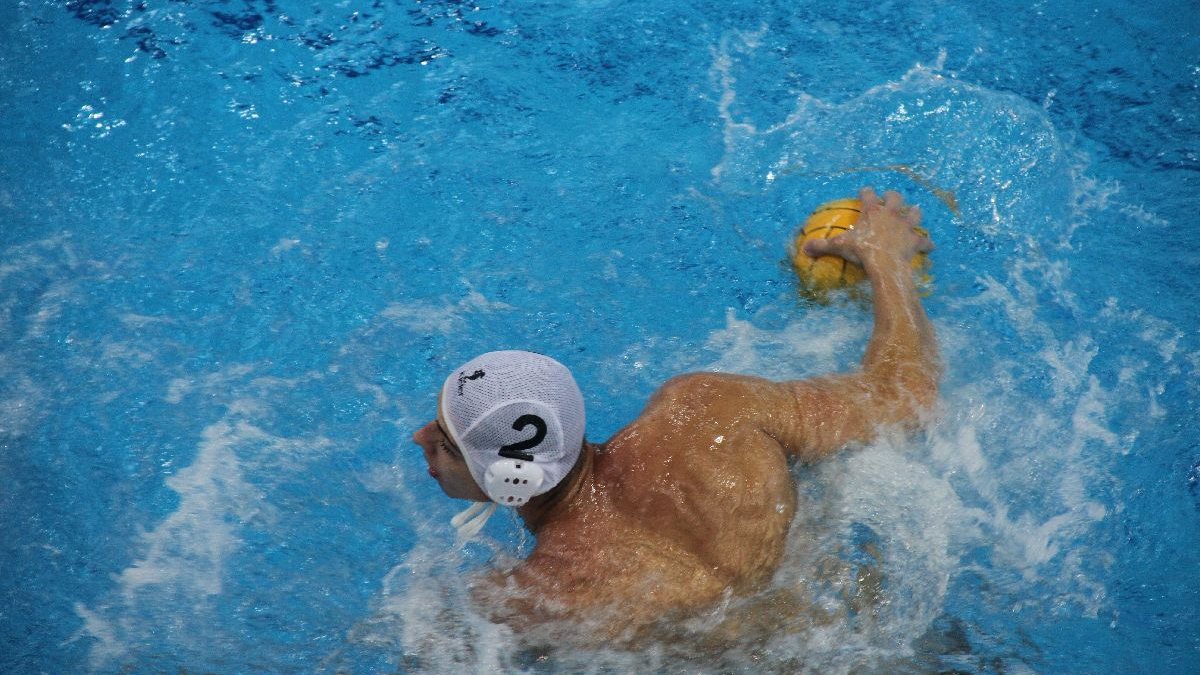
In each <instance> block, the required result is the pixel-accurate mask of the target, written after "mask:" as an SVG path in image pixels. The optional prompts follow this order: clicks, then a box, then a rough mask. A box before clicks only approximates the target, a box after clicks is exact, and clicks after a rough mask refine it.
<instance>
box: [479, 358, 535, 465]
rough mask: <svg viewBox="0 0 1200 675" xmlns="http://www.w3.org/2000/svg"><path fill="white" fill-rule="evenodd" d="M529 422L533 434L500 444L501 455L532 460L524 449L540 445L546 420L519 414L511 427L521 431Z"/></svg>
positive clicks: (531, 456) (527, 460)
mask: <svg viewBox="0 0 1200 675" xmlns="http://www.w3.org/2000/svg"><path fill="white" fill-rule="evenodd" d="M481 374H482V373H481ZM531 424H532V425H533V428H534V433H533V436H530V437H529V438H526V439H525V440H523V441H517V442H516V443H509V444H508V445H505V446H501V448H500V456H501V457H507V458H508V459H523V460H525V461H526V462H532V461H533V455H531V454H529V453H528V452H525V450H529V449H530V448H536V447H537V446H539V445H541V443H542V441H543V440H544V439H545V438H546V420H544V419H542V418H540V417H538V416H537V415H521V416H520V417H518V418H517V421H516V422H513V425H512V428H513V429H515V430H516V431H522V430H523V429H525V427H527V426H529V425H531Z"/></svg>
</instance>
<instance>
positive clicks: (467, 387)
mask: <svg viewBox="0 0 1200 675" xmlns="http://www.w3.org/2000/svg"><path fill="white" fill-rule="evenodd" d="M440 406H441V414H442V420H443V421H444V422H445V424H446V432H447V433H449V434H450V436H451V439H452V440H453V441H454V443H455V444H456V445H457V446H458V447H459V448H460V449H461V450H462V453H463V457H464V458H465V459H466V461H467V467H468V468H469V469H470V471H471V476H472V477H473V478H474V479H475V482H476V483H477V484H478V485H479V487H481V488H482V489H483V491H484V492H486V493H487V495H488V497H489V498H491V499H492V501H494V502H496V503H498V504H500V505H502V506H520V505H522V504H524V503H525V502H527V501H529V499H530V498H532V497H536V496H537V495H540V494H543V493H545V492H547V491H549V490H550V489H551V488H553V487H554V486H555V485H558V484H559V482H561V481H562V479H563V478H566V476H567V474H568V473H570V472H571V469H572V468H573V467H574V466H575V461H576V460H577V459H578V458H579V451H580V449H581V448H582V446H583V431H584V412H583V394H582V393H580V391H579V386H578V385H576V384H575V378H573V377H571V371H569V370H567V368H566V366H564V365H562V364H561V363H559V362H558V361H555V360H554V359H552V358H550V357H548V356H542V355H541V354H534V353H533V352H522V351H500V352H488V353H487V354H483V355H480V356H477V357H475V358H474V359H471V360H470V361H468V362H467V363H465V364H463V365H462V366H461V367H460V368H458V369H457V370H455V371H454V372H452V373H451V374H450V376H449V377H448V378H446V383H445V384H443V385H442V396H441V402H440Z"/></svg>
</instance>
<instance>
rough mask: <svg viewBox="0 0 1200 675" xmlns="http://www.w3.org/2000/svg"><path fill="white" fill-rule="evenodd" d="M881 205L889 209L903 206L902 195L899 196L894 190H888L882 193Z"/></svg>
mask: <svg viewBox="0 0 1200 675" xmlns="http://www.w3.org/2000/svg"><path fill="white" fill-rule="evenodd" d="M883 205H884V206H885V207H887V208H889V209H900V208H903V207H904V197H901V196H900V193H899V192H896V191H895V190H888V191H887V192H885V193H883Z"/></svg>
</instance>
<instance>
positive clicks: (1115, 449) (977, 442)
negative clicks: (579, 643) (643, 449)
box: [0, 0, 1200, 673]
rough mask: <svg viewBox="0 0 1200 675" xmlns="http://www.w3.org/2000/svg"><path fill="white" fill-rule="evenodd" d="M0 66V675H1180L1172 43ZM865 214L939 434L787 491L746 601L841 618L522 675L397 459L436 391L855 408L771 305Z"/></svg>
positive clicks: (352, 6)
mask: <svg viewBox="0 0 1200 675" xmlns="http://www.w3.org/2000/svg"><path fill="white" fill-rule="evenodd" d="M0 19H2V20H0V31H2V32H3V35H2V37H0V106H2V109H3V111H4V120H5V124H4V126H3V128H0V159H2V163H0V542H2V547H0V671H2V672H47V673H62V672H88V671H92V672H116V671H126V670H128V671H132V672H166V671H172V672H176V671H178V672H219V673H243V672H389V671H400V672H434V673H460V672H484V671H492V670H501V671H505V672H576V671H580V670H590V671H592V672H804V671H808V672H889V673H890V672H930V671H934V672H936V671H956V672H970V673H990V672H997V673H999V672H1004V673H1024V672H1045V673H1100V672H1156V673H1187V672H1197V670H1196V669H1197V664H1198V663H1200V609H1198V608H1200V586H1197V584H1196V583H1195V577H1196V573H1197V570H1200V527H1198V521H1200V440H1197V438H1198V436H1200V434H1198V430H1197V426H1198V425H1197V423H1196V413H1197V410H1198V408H1200V405H1198V401H1200V337H1198V335H1197V325H1198V320H1200V310H1198V309H1197V306H1198V305H1200V281H1198V278H1200V240H1198V236H1197V234H1198V232H1200V227H1198V226H1197V223H1196V218H1195V194H1196V192H1197V189H1198V188H1200V182H1198V180H1197V177H1198V175H1200V174H1198V171H1200V159H1198V158H1197V147H1198V143H1197V141H1198V140H1200V113H1197V111H1198V110H1200V60H1198V59H1197V55H1198V54H1200V13H1198V12H1196V11H1195V7H1194V6H1193V5H1192V4H1191V3H1186V2H1150V3H1147V4H1144V5H1142V6H1140V7H1139V9H1137V10H1132V9H1130V8H1129V7H1128V6H1127V4H1126V3H1120V2H1115V1H1113V0H1105V1H1103V2H1100V3H1083V2H1071V3H1045V2H1037V3H1028V4H1026V3H982V4H980V3H972V2H965V1H962V0H958V1H944V2H943V1H931V2H925V3H921V4H920V6H910V3H883V4H881V5H875V6H873V7H872V8H871V9H869V10H863V9H861V8H859V7H858V6H857V5H855V4H854V3H844V6H840V7H839V6H828V4H827V3H808V2H800V3H794V2H766V3H764V2H744V1H741V0H733V1H729V0H722V1H721V2H706V1H697V2H689V3H672V2H663V1H661V0H652V1H646V2H636V3H634V2H610V1H604V0H596V1H591V2H583V1H578V2H568V3H561V2H504V1H498V2H497V1H488V2H480V3H477V4H473V3H468V2H458V1H452V0H436V1H435V0H424V1H421V2H417V1H415V0H410V1H403V2H402V1H399V0H376V1H374V2H368V1H361V2H356V1H354V0H348V1H346V2H339V3H318V2H308V3H297V2H288V1H284V0H234V1H211V2H203V1H200V0H191V1H187V0H142V1H138V2H135V1H133V0H70V1H68V2H43V1H38V0H27V1H24V2H19V3H17V2H10V3H4V5H3V7H0ZM898 165H903V166H906V167H911V170H900V169H897V168H895V167H897V166H898ZM863 184H873V185H875V186H878V187H880V188H884V187H894V188H896V189H899V190H902V191H903V192H904V193H905V194H906V195H908V196H909V197H910V198H911V199H913V200H915V201H916V202H918V203H920V204H921V206H922V207H923V208H924V209H925V211H926V213H927V225H928V227H929V229H930V230H931V232H932V234H933V237H934V239H935V240H936V241H937V242H938V244H939V248H938V250H937V251H936V252H935V254H934V275H935V279H934V282H933V287H932V292H931V295H930V297H929V298H928V301H927V305H928V309H929V313H930V315H931V317H932V318H933V320H934V322H935V324H936V327H937V330H938V333H939V336H940V338H941V340H942V344H943V354H944V357H945V360H946V363H947V374H946V377H945V381H944V388H943V397H942V402H941V404H940V408H939V411H938V419H937V421H936V423H935V424H933V426H932V427H931V428H930V430H929V432H928V434H927V435H924V436H921V437H918V438H913V439H909V440H906V441H897V440H892V441H887V442H881V443H879V444H877V445H875V446H871V447H868V448H863V449H861V450H857V451H855V452H851V453H845V454H843V455H841V456H839V457H837V458H836V459H834V460H832V461H829V462H827V463H825V464H823V465H820V466H816V467H809V468H802V469H799V470H798V471H797V480H798V486H799V487H798V492H799V497H800V504H801V512H800V515H799V516H798V518H797V521H796V523H795V525H794V528H793V529H794V531H793V532H792V533H791V537H790V539H789V548H788V552H787V559H786V560H785V564H784V566H783V568H782V569H781V570H780V573H779V575H778V578H777V579H776V581H775V584H776V585H779V586H782V585H788V584H794V583H802V584H803V585H804V587H805V588H807V589H809V592H810V593H811V595H812V599H813V601H814V602H817V603H819V604H821V605H823V606H825V607H827V608H828V609H830V611H832V612H833V613H834V614H835V615H836V616H839V617H840V618H838V619H836V620H835V621H833V622H832V623H830V624H827V625H819V626H815V627H813V628H812V629H810V630H808V631H806V632H803V633H801V634H789V635H781V636H777V638H775V639H773V640H771V641H770V642H768V643H767V645H766V646H765V647H763V648H755V649H749V648H747V649H744V650H740V649H730V650H727V651H726V652H723V653H719V654H704V655H695V654H686V653H679V652H678V650H673V649H672V648H671V646H670V645H659V646H655V647H652V648H650V649H647V650H644V651H641V652H638V653H635V654H629V653H622V652H620V651H609V650H601V651H599V652H589V653H552V654H536V653H531V652H528V651H523V650H521V649H519V648H518V647H516V646H515V645H516V643H515V641H514V639H513V636H512V634H511V633H510V632H509V630H508V629H507V628H505V627H502V626H496V625H492V624H490V623H488V622H487V621H486V620H485V619H484V618H483V616H482V614H481V613H480V612H479V611H478V610H477V609H476V608H475V607H474V606H472V604H471V602H470V601H469V599H468V598H467V595H466V592H465V590H464V580H465V579H466V578H467V577H468V576H469V575H470V574H471V573H472V572H473V571H476V570H479V569H483V568H485V567H488V566H492V565H506V564H511V562H512V561H513V560H514V559H517V558H519V557H520V556H521V555H523V554H524V553H526V552H527V551H528V550H529V549H530V547H531V545H532V542H531V541H530V540H529V539H528V537H527V536H526V535H524V534H522V532H521V530H520V528H519V527H518V526H517V525H516V523H514V522H513V521H512V520H511V519H509V518H505V517H499V518H494V519H493V522H491V523H490V524H489V526H488V528H487V529H486V531H485V536H484V538H483V539H482V540H481V542H480V543H476V544H471V545H469V546H467V547H466V548H464V549H462V550H455V549H454V548H453V545H452V536H451V534H452V533H451V531H450V527H449V525H448V522H447V521H448V519H449V517H450V516H451V515H452V514H453V513H454V512H455V511H456V510H457V508H458V506H459V505H458V504H455V503H451V502H450V501H449V500H447V499H445V498H444V497H442V496H441V495H440V493H439V491H438V490H437V489H436V486H435V485H434V484H433V483H432V482H431V481H430V480H429V479H428V477H427V476H426V475H425V471H424V469H425V467H424V463H423V461H422V459H421V457H420V454H419V452H417V449H416V448H415V447H414V446H413V445H412V444H411V443H410V441H409V440H408V439H409V435H410V434H411V431H412V430H413V429H414V428H416V427H417V426H419V425H420V424H421V423H423V422H425V421H427V420H428V418H429V417H430V415H431V414H432V410H433V405H434V400H435V396H434V392H435V388H436V386H437V385H438V384H439V383H440V381H441V378H442V377H443V376H444V374H445V372H446V371H447V370H448V369H449V368H451V367H453V366H454V365H457V363H459V362H461V361H463V360H465V359H466V358H469V357H470V356H472V355H474V354H475V353H477V352H480V351H484V350H487V349H494V348H527V349H534V350H537V351H542V352H545V353H548V354H552V355H554V356H556V357H557V358H559V359H560V360H562V361H564V362H565V363H567V364H568V365H569V366H570V367H572V368H573V369H574V370H575V372H576V376H577V378H578V379H579V380H580V382H581V383H582V385H583V388H584V392H585V397H586V400H587V403H588V406H589V436H590V437H591V438H592V439H594V440H601V439H603V438H606V437H607V436H609V435H610V434H612V433H613V432H614V431H615V430H617V429H618V428H620V427H621V426H622V425H623V424H624V423H625V422H626V421H628V420H630V419H631V418H632V417H633V416H634V415H636V413H637V411H638V410H639V409H640V407H641V405H642V403H643V402H644V400H645V398H646V397H647V396H648V395H649V394H650V393H651V392H652V391H653V390H654V389H655V387H656V386H657V385H658V384H660V383H661V382H662V381H663V380H664V379H666V378H667V377H669V376H671V375H673V374H676V373H679V372H683V371H689V370H722V371H727V372H749V373H755V374H759V375H765V376H769V377H775V378H790V377H803V376H808V375H813V374H817V373H822V372H827V371H829V370H832V369H836V368H846V367H851V366H852V365H853V363H854V362H855V360H856V359H857V358H858V356H859V354H860V353H861V349H862V347H863V345H864V344H865V341H866V338H867V335H868V331H869V328H870V324H869V320H868V316H867V315H866V314H865V313H864V311H863V308H862V307H861V306H859V305H856V304H854V303H853V302H835V303H833V304H830V305H828V306H815V305H810V304H806V303H805V302H802V301H801V300H800V299H799V298H798V296H797V294H796V288H795V285H794V277H793V275H792V273H791V272H790V269H789V267H788V265H787V263H786V257H787V243H788V239H789V237H790V235H791V234H792V232H793V231H794V227H795V225H796V223H798V222H800V221H802V220H803V218H804V216H805V214H806V213H807V212H808V211H809V210H810V209H812V208H813V207H814V206H815V205H816V204H818V203H820V202H822V201H825V200H828V199H831V198H836V197H840V196H843V195H847V194H850V193H852V192H853V190H854V189H856V188H857V187H858V186H860V185H863ZM934 189H937V190H944V191H950V192H952V193H953V194H954V195H955V197H956V198H957V210H952V209H950V208H949V207H948V206H947V204H946V203H945V202H943V201H941V200H939V199H938V197H937V196H936V195H935V193H934V191H933V190H934ZM864 541H869V542H870V543H871V544H872V550H879V551H881V562H879V563H878V565H879V567H880V572H881V574H882V578H883V579H884V583H883V598H882V599H881V600H880V601H879V602H878V603H876V604H875V605H873V606H872V608H871V609H870V610H869V611H862V612H848V611H844V608H842V610H843V611H841V613H840V614H839V613H838V611H839V603H841V602H842V601H841V600H840V598H842V597H843V596H844V595H845V592H846V591H847V590H848V589H849V587H850V586H852V585H853V581H852V579H851V576H852V575H850V574H849V572H847V570H852V569H853V566H854V565H855V564H857V563H856V561H861V558H862V550H864V549H863V542H864ZM831 569H832V570H833V572H828V570H831ZM820 570H826V572H820ZM839 570H840V571H839ZM721 611H723V610H722V609H720V608H717V609H714V613H713V614H712V615H711V616H708V617H701V618H700V619H697V622H698V628H697V630H700V629H702V624H703V622H704V621H705V620H717V619H719V618H720V612H721Z"/></svg>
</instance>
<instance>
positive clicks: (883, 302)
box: [862, 253, 941, 408]
mask: <svg viewBox="0 0 1200 675" xmlns="http://www.w3.org/2000/svg"><path fill="white" fill-rule="evenodd" d="M863 263H864V268H865V269H866V270H867V276H868V278H869V279H870V282H871V290H872V292H873V294H874V303H873V304H874V315H875V327H874V330H873V332H872V335H871V340H870V342H868V344H867V350H866V353H865V354H864V356H863V361H862V366H863V372H864V374H866V375H868V376H869V377H871V378H873V379H875V380H878V381H880V382H882V383H884V384H888V385H898V387H899V389H900V391H897V392H896V393H897V394H905V396H904V398H905V399H906V400H911V401H913V402H915V403H916V404H917V405H918V406H919V407H922V408H927V407H929V406H931V405H932V404H933V402H934V399H935V398H936V396H937V383H938V379H939V377H940V374H941V373H940V371H941V366H940V362H939V359H938V350H937V339H936V336H935V335H934V332H933V325H932V324H931V323H930V322H929V317H928V316H926V314H925V308H924V307H922V306H921V299H920V295H919V294H918V292H917V286H916V282H915V281H914V280H913V275H912V270H911V268H910V267H909V264H908V261H906V260H901V259H899V258H898V257H896V256H894V255H888V254H884V253H880V254H879V255H877V256H871V257H868V258H867V259H866V260H864V261H863ZM887 389H888V390H891V389H892V387H887Z"/></svg>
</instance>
